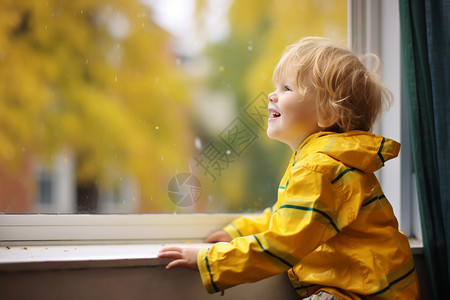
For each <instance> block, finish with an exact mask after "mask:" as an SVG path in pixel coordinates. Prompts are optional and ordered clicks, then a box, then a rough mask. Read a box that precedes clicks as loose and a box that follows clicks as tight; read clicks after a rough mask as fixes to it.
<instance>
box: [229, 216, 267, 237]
mask: <svg viewBox="0 0 450 300" xmlns="http://www.w3.org/2000/svg"><path fill="white" fill-rule="evenodd" d="M271 216H272V209H271V208H266V209H265V210H264V211H263V213H262V214H261V215H256V216H244V217H240V218H238V219H236V220H234V221H233V222H231V223H230V224H228V225H227V226H225V227H224V228H223V230H225V231H226V232H227V233H228V234H229V235H230V236H231V238H232V239H234V238H236V237H241V236H247V235H252V234H255V233H259V232H264V231H266V230H267V229H268V228H269V223H270V217H271Z"/></svg>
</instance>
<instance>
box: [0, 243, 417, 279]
mask: <svg viewBox="0 0 450 300" xmlns="http://www.w3.org/2000/svg"><path fill="white" fill-rule="evenodd" d="M410 245H411V249H412V252H413V254H414V255H417V254H421V253H422V252H423V246H422V242H421V241H419V240H415V239H410ZM167 246H178V247H194V248H205V247H210V246H211V244H204V243H189V242H186V243H177V244H123V245H120V244H115V245H44V246H43V245H39V246H36V245H32V246H24V245H21V246H17V245H16V246H7V245H2V246H0V272H2V271H4V272H5V271H6V272H8V271H37V270H63V269H64V270H67V269H85V268H109V267H143V266H163V265H166V264H167V263H168V262H169V261H170V260H169V259H162V258H158V257H157V254H158V251H159V250H160V249H162V248H163V247H167Z"/></svg>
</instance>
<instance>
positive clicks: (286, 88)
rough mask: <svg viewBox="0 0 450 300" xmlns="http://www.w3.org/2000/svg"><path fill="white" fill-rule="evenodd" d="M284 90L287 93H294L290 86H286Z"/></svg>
mask: <svg viewBox="0 0 450 300" xmlns="http://www.w3.org/2000/svg"><path fill="white" fill-rule="evenodd" d="M284 90H285V91H290V92H291V91H292V89H291V87H290V86H288V85H285V86H284Z"/></svg>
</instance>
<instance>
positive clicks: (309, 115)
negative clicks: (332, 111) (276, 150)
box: [267, 70, 321, 151]
mask: <svg viewBox="0 0 450 300" xmlns="http://www.w3.org/2000/svg"><path fill="white" fill-rule="evenodd" d="M296 80H297V78H296V73H295V72H294V70H290V71H289V72H287V74H286V76H285V77H281V78H279V80H278V82H275V87H276V89H275V91H274V92H272V93H270V94H269V107H268V110H269V120H268V127H267V135H268V136H269V137H270V138H272V139H276V140H279V141H281V142H283V143H286V144H288V145H289V146H290V147H291V148H292V150H293V151H295V150H297V148H298V147H299V146H300V144H301V143H302V142H303V140H305V139H306V138H307V137H308V136H309V135H311V134H313V133H316V132H319V131H320V130H321V128H320V127H319V125H318V118H317V110H316V103H315V100H314V99H313V97H311V92H308V93H306V95H305V96H302V95H301V94H300V93H299V91H298V90H297V89H296V88H295V87H296Z"/></svg>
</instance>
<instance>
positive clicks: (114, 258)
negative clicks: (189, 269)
mask: <svg viewBox="0 0 450 300" xmlns="http://www.w3.org/2000/svg"><path fill="white" fill-rule="evenodd" d="M165 246H169V245H164V244H126V245H118V244H116V245H67V246H61V245H49V246H0V272H11V271H37V270H62V269H64V270H67V269H86V268H111V267H144V266H163V265H164V266H165V265H166V264H167V263H168V262H169V261H170V260H169V259H163V258H158V257H157V254H158V251H159V250H160V249H161V248H163V247H165ZM170 246H180V247H197V248H204V247H209V246H210V244H201V243H199V244H192V243H180V244H170Z"/></svg>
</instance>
